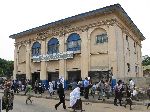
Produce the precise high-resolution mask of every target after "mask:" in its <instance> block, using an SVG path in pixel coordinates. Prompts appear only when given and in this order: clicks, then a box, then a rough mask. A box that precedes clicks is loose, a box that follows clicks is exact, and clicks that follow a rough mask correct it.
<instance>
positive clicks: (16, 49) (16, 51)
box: [13, 45, 18, 80]
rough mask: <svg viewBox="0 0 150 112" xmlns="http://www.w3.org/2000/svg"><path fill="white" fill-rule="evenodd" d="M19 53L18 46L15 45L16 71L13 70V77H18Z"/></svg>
mask: <svg viewBox="0 0 150 112" xmlns="http://www.w3.org/2000/svg"><path fill="white" fill-rule="evenodd" d="M17 55H18V46H17V45H15V50H14V71H13V79H14V80H15V79H16V74H17V73H18V66H17V57H18V56H17Z"/></svg>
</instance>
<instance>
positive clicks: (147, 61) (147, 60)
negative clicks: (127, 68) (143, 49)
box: [142, 55, 150, 66]
mask: <svg viewBox="0 0 150 112" xmlns="http://www.w3.org/2000/svg"><path fill="white" fill-rule="evenodd" d="M142 65H143V66H147V65H150V57H149V56H147V55H146V57H145V58H144V59H143V61H142Z"/></svg>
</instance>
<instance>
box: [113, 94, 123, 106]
mask: <svg viewBox="0 0 150 112" xmlns="http://www.w3.org/2000/svg"><path fill="white" fill-rule="evenodd" d="M117 99H118V100H119V104H120V106H122V103H121V101H122V93H115V99H114V105H117Z"/></svg>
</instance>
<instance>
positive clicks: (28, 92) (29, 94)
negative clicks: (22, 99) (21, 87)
mask: <svg viewBox="0 0 150 112" xmlns="http://www.w3.org/2000/svg"><path fill="white" fill-rule="evenodd" d="M31 92H32V86H31V84H30V83H28V85H27V88H26V92H25V94H27V99H26V104H28V101H30V103H32V100H31Z"/></svg>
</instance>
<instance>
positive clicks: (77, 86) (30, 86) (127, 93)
mask: <svg viewBox="0 0 150 112" xmlns="http://www.w3.org/2000/svg"><path fill="white" fill-rule="evenodd" d="M6 82H8V81H7V80H6V81H4V85H5V83H6ZM9 83H10V89H11V90H13V91H14V93H19V92H20V91H24V94H25V95H27V99H26V104H28V101H30V103H32V100H31V97H32V95H31V93H33V92H34V93H35V94H37V93H39V94H41V95H42V93H44V91H48V92H49V95H50V96H52V95H54V94H56V93H57V94H58V96H59V99H60V101H59V103H57V104H56V105H55V109H56V110H57V108H58V107H59V105H60V104H61V103H62V104H63V108H64V109H66V104H65V92H64V91H65V90H66V89H64V86H63V84H62V83H61V82H60V81H59V80H58V81H57V82H49V83H48V88H47V87H46V86H45V84H43V83H42V82H41V81H38V80H36V81H35V82H34V83H33V82H32V81H31V80H25V81H19V80H12V81H11V80H9ZM71 88H72V92H71V93H70V107H71V108H72V109H74V110H75V109H80V110H82V100H81V97H80V96H84V98H85V99H87V100H88V99H89V95H91V96H92V97H93V98H94V97H95V96H96V94H97V95H98V97H97V98H98V100H102V101H105V100H106V99H109V98H110V97H111V96H114V105H115V106H118V102H119V105H120V106H122V105H123V106H124V107H126V105H130V110H131V109H132V100H136V101H138V100H139V99H138V90H137V87H136V84H135V82H134V81H133V80H132V79H130V80H129V82H128V83H124V82H123V81H122V80H118V82H117V83H116V85H115V86H114V87H112V85H111V80H106V79H103V80H100V81H99V82H94V83H93V82H92V81H91V79H90V78H89V77H86V78H85V79H84V80H82V79H81V80H80V81H78V82H75V81H74V82H73V83H72V86H71ZM147 96H148V97H149V99H150V87H149V88H148V89H147ZM123 97H125V98H126V100H125V104H122V100H123V99H122V98H123ZM148 107H149V104H148V106H147V108H148Z"/></svg>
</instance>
